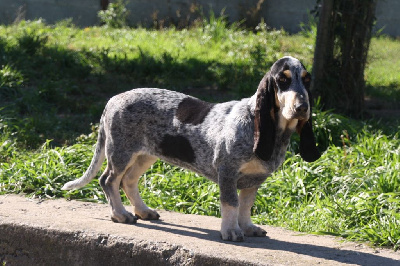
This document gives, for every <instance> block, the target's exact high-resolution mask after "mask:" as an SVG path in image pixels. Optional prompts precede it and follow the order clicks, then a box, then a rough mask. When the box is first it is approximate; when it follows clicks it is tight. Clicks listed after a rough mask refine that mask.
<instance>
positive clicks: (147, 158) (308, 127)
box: [63, 56, 320, 241]
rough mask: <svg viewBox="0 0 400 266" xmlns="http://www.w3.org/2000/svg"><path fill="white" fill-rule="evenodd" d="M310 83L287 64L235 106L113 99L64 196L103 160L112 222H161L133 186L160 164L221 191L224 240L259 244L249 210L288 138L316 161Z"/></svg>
mask: <svg viewBox="0 0 400 266" xmlns="http://www.w3.org/2000/svg"><path fill="white" fill-rule="evenodd" d="M310 82H311V75H310V74H309V73H308V72H307V70H306V69H305V67H304V65H303V64H302V63H301V62H300V61H299V60H298V59H296V58H293V57H290V56H287V57H283V58H281V59H279V60H277V61H276V62H275V63H274V64H273V65H272V67H271V69H270V71H269V72H268V73H267V74H266V75H265V76H264V77H263V79H262V80H261V82H260V84H259V86H258V89H257V92H256V93H255V94H254V95H253V96H252V97H251V98H245V99H242V100H240V101H229V102H225V103H218V104H213V103H208V102H204V101H201V100H199V99H197V98H194V97H191V96H188V95H185V94H182V93H178V92H173V91H168V90H163V89H156V88H139V89H133V90H131V91H128V92H125V93H121V94H119V95H117V96H114V97H113V98H111V99H110V100H109V102H108V103H107V105H106V107H105V110H104V112H103V114H102V117H101V120H100V127H99V134H98V139H97V144H96V148H95V153H94V156H93V158H92V161H91V164H90V166H89V168H88V169H87V171H86V172H85V173H84V175H83V176H82V177H81V178H79V179H76V180H74V181H71V182H68V183H66V184H65V185H64V186H63V189H64V190H70V189H76V188H80V187H83V186H84V185H86V184H87V183H89V182H90V181H91V180H92V179H93V178H94V177H95V176H96V174H97V172H98V171H99V170H100V168H101V165H102V163H103V161H104V160H105V158H107V167H106V169H105V171H104V172H103V174H102V175H101V177H100V178H99V183H100V185H101V187H102V188H103V190H104V193H105V195H106V197H107V200H108V202H109V204H110V206H111V219H112V221H114V222H118V223H136V221H137V219H138V218H140V219H144V220H156V219H159V217H160V216H159V214H158V213H157V212H156V211H155V210H153V209H150V208H149V207H147V206H146V204H145V203H144V202H143V200H142V199H141V197H140V194H139V190H138V180H139V177H140V176H141V175H142V174H143V173H144V172H145V171H146V170H147V169H148V168H149V167H150V166H151V165H152V164H153V163H154V162H156V160H157V159H159V158H160V159H161V160H164V161H166V162H168V163H171V164H174V165H177V166H180V167H183V168H186V169H189V170H191V171H194V172H197V173H199V174H201V175H203V176H205V177H207V178H209V179H210V180H212V181H214V182H216V183H218V184H219V189H220V202H221V214H222V224H221V238H222V239H223V240H228V241H243V240H244V237H245V236H256V237H257V236H265V235H266V231H265V230H263V229H262V228H260V227H258V226H256V225H254V224H253V223H252V222H251V219H250V214H251V207H252V205H253V203H254V200H255V196H256V192H257V189H258V188H259V186H260V185H261V184H262V182H263V181H264V180H265V179H266V178H267V177H268V176H269V175H270V174H271V173H272V172H274V171H275V170H276V169H277V168H278V167H279V166H280V165H281V164H282V162H283V161H284V159H285V153H286V150H287V146H288V144H289V140H290V137H291V135H292V133H293V132H294V131H297V132H298V133H299V134H300V155H301V157H302V158H303V159H304V160H305V161H308V162H312V161H315V160H317V159H318V158H319V157H320V153H319V151H318V149H317V147H316V142H315V137H314V135H313V129H312V121H311V111H312V110H311V107H312V106H311V103H312V101H311V95H310V91H309V86H310ZM120 187H122V189H123V190H124V192H125V193H126V195H127V197H128V198H129V200H130V202H131V204H132V205H133V206H135V215H133V214H132V213H130V212H128V211H127V210H126V209H125V208H124V206H123V205H122V202H121V197H120V192H119V188H120ZM237 190H240V193H239V195H238V193H237Z"/></svg>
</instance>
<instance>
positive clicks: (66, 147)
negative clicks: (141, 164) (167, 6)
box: [0, 18, 400, 249]
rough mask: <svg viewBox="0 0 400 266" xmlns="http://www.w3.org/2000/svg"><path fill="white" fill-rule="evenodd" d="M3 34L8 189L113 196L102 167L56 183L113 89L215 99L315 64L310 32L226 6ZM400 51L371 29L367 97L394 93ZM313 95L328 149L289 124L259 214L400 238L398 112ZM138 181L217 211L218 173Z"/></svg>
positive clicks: (187, 208)
mask: <svg viewBox="0 0 400 266" xmlns="http://www.w3.org/2000/svg"><path fill="white" fill-rule="evenodd" d="M0 36H1V37H0V133H1V135H0V194H4V193H26V194H28V195H31V196H33V197H42V198H53V197H65V198H69V199H79V200H88V201H96V202H106V199H105V197H104V194H103V192H102V191H101V188H100V187H99V185H98V183H97V180H95V181H93V182H92V183H90V184H89V185H87V186H85V187H84V188H82V189H80V190H77V191H72V192H65V191H61V190H60V188H61V187H62V185H63V184H64V183H65V182H67V181H68V180H72V179H75V178H78V177H79V176H81V175H82V173H83V172H84V171H85V170H86V168H87V167H88V165H89V163H90V160H91V156H92V153H93V145H94V143H95V140H96V129H97V127H96V123H97V122H98V120H99V117H100V115H101V112H102V110H103V108H104V105H105V103H106V101H107V99H108V98H109V97H111V96H112V95H115V94H117V93H119V92H121V91H125V90H128V89H130V88H132V87H138V86H157V87H164V88H169V89H173V90H178V91H183V92H189V93H190V94H192V95H196V96H199V97H201V98H203V99H206V100H211V101H217V100H218V101H220V100H228V99H232V98H240V97H244V96H250V95H252V94H253V93H254V91H255V88H256V86H257V84H258V82H259V80H260V78H261V77H262V75H263V74H264V72H265V71H267V69H268V68H269V67H270V66H271V64H272V63H273V62H274V61H275V60H276V59H277V58H279V57H281V56H283V55H289V54H290V55H293V56H295V57H298V58H299V59H301V60H302V61H303V63H304V64H305V65H306V67H307V68H308V69H309V70H311V67H312V56H313V50H314V47H313V45H314V39H313V38H314V37H315V35H312V34H298V35H288V34H286V33H285V32H283V31H267V30H266V28H265V25H262V24H261V25H260V27H258V30H257V31H255V32H249V31H245V30H242V29H240V27H238V26H237V25H234V26H229V25H227V24H226V23H223V21H221V20H219V18H212V19H210V20H209V21H206V23H203V24H202V25H199V26H197V27H193V28H190V29H185V30H180V31H178V30H175V29H173V28H168V29H163V30H159V31H154V30H145V29H140V28H139V29H126V28H125V29H109V28H108V29H107V28H101V27H93V28H85V29H78V28H75V27H74V26H73V25H70V24H69V23H68V22H66V21H64V22H60V23H58V24H56V25H45V24H44V23H42V22H41V21H33V22H22V23H21V24H19V25H13V26H0ZM383 47H384V48H383ZM399 51H400V42H398V41H396V40H393V39H390V38H387V37H379V38H374V39H373V40H372V44H371V50H370V53H369V54H370V56H369V60H368V61H369V63H368V68H367V69H366V78H367V88H368V90H367V93H368V95H369V96H370V97H378V98H379V99H383V100H385V101H389V102H390V101H392V102H396V101H398V100H399V98H398V97H399V91H400V89H399V83H400V77H399V73H398V71H397V69H398V67H396V66H398V62H396V61H395V59H394V58H398V56H397V57H396V55H398V53H399ZM396 64H397V65H396ZM316 105H317V107H316V108H314V111H315V116H314V128H315V134H316V138H317V142H318V145H319V147H320V149H321V151H324V153H323V156H322V158H321V159H319V160H318V161H317V162H315V163H305V162H304V161H302V160H301V158H300V157H299V156H298V155H296V151H297V150H298V147H297V143H298V142H297V140H298V136H294V137H293V139H292V143H291V145H290V149H289V151H288V153H287V158H286V161H285V162H284V164H283V166H282V167H280V168H279V170H278V171H276V172H275V173H274V174H273V175H272V176H271V177H268V179H267V180H266V181H265V182H264V184H263V185H262V187H261V189H260V190H259V193H258V195H257V199H256V203H255V205H254V207H253V219H254V221H255V222H257V223H262V224H271V225H277V226H283V227H286V228H290V229H293V230H297V231H301V232H313V233H320V234H332V235H340V236H344V237H347V238H349V239H353V240H363V241H368V242H370V243H372V244H374V245H378V246H388V247H392V248H394V249H398V248H399V247H400V232H399V230H398V228H399V223H400V187H399V186H400V178H399V177H400V159H399V156H400V148H399V147H400V140H399V133H398V132H399V131H400V126H399V123H398V120H391V121H390V122H382V121H378V120H368V121H356V120H351V119H349V118H346V117H344V116H340V115H338V114H335V113H334V112H333V111H321V108H320V107H319V103H318V102H317V104H316ZM140 187H141V194H142V197H143V199H144V201H145V202H146V203H148V205H149V206H151V207H153V208H163V209H168V210H174V211H179V212H184V213H196V214H203V215H215V216H219V215H220V212H219V200H218V198H219V191H218V187H217V185H216V184H214V183H212V182H210V181H208V180H206V179H205V178H203V177H201V176H199V175H197V174H195V173H192V172H189V171H186V170H183V169H180V168H176V167H173V166H171V165H168V164H165V163H163V162H161V161H159V162H157V163H156V164H154V165H153V166H152V168H151V169H149V171H147V173H146V174H145V175H144V176H143V177H142V179H141V183H140ZM124 201H125V202H126V203H128V201H127V199H126V198H125V197H124Z"/></svg>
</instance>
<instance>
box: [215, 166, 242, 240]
mask: <svg viewBox="0 0 400 266" xmlns="http://www.w3.org/2000/svg"><path fill="white" fill-rule="evenodd" d="M218 183H219V189H220V200H221V215H222V224H221V238H222V239H223V240H229V241H243V240H244V234H243V230H242V229H241V228H240V227H239V223H238V215H239V200H238V195H237V192H236V189H237V188H236V181H235V179H234V178H233V176H232V175H231V173H230V172H229V171H224V170H220V171H219V175H218Z"/></svg>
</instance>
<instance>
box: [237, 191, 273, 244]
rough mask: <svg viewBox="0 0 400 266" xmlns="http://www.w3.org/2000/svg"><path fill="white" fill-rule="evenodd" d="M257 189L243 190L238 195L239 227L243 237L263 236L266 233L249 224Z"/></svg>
mask: <svg viewBox="0 0 400 266" xmlns="http://www.w3.org/2000/svg"><path fill="white" fill-rule="evenodd" d="M257 189H258V187H251V188H244V189H241V190H240V194H239V217H238V221H239V226H240V228H242V230H243V231H244V235H245V236H265V235H266V234H267V232H266V231H265V230H264V229H262V228H260V227H258V226H256V225H254V224H253V223H252V222H251V218H250V216H251V207H252V206H253V204H254V200H255V198H256V193H257Z"/></svg>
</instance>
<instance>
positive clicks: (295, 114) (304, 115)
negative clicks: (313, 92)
mask: <svg viewBox="0 0 400 266" xmlns="http://www.w3.org/2000/svg"><path fill="white" fill-rule="evenodd" d="M309 112H310V111H309V110H308V109H307V110H305V111H296V110H294V108H293V109H292V108H284V109H283V110H282V115H283V117H284V118H285V119H286V120H293V119H297V120H301V121H303V120H304V121H307V120H308V118H309Z"/></svg>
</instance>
